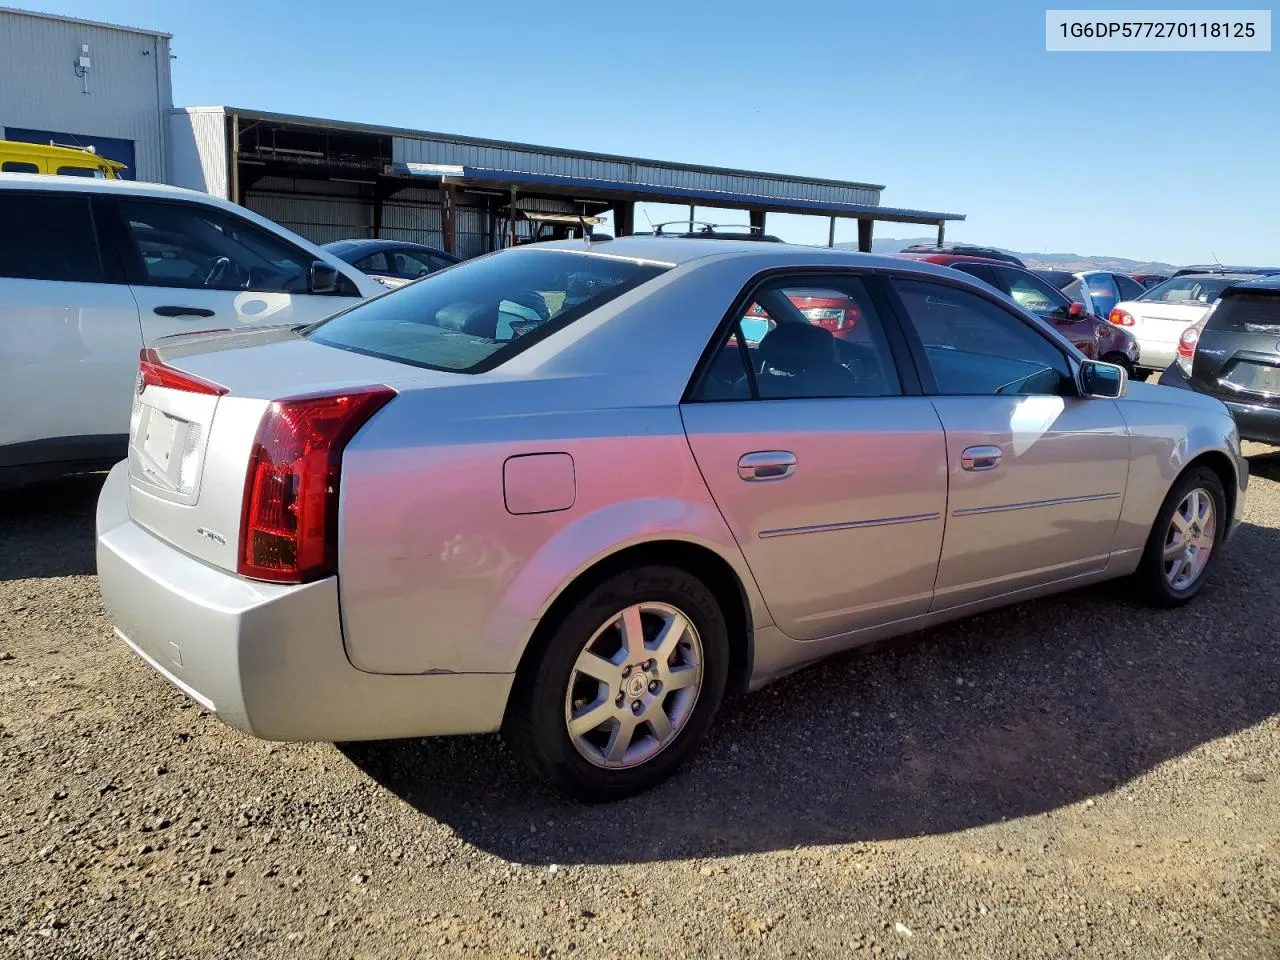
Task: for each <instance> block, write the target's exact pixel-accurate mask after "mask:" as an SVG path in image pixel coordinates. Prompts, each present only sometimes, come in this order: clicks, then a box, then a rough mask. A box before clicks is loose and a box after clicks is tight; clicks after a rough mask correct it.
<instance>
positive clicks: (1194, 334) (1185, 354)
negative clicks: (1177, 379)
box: [1176, 324, 1200, 377]
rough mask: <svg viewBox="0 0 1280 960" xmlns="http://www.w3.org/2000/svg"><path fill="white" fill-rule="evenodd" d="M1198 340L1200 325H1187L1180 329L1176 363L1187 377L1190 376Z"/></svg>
mask: <svg viewBox="0 0 1280 960" xmlns="http://www.w3.org/2000/svg"><path fill="white" fill-rule="evenodd" d="M1199 342H1200V325H1199V324H1196V325H1194V326H1190V327H1187V329H1185V330H1183V331H1182V336H1180V337H1179V338H1178V358H1177V360H1176V363H1177V364H1178V368H1179V369H1180V370H1181V371H1182V372H1183V373H1185V374H1186V375H1187V376H1188V377H1189V376H1191V366H1192V364H1193V363H1195V359H1196V344H1198V343H1199Z"/></svg>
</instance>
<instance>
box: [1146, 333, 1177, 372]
mask: <svg viewBox="0 0 1280 960" xmlns="http://www.w3.org/2000/svg"><path fill="white" fill-rule="evenodd" d="M1138 351H1139V352H1138V366H1139V367H1141V368H1142V369H1143V370H1163V369H1165V367H1167V366H1169V365H1170V364H1172V363H1173V361H1174V360H1176V359H1177V358H1178V344H1177V341H1174V342H1173V343H1163V342H1155V341H1151V340H1140V341H1138Z"/></svg>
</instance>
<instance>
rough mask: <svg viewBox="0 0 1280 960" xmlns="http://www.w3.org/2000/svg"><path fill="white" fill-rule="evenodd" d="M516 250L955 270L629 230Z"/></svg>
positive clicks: (675, 262) (884, 257) (936, 272)
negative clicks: (597, 238)
mask: <svg viewBox="0 0 1280 960" xmlns="http://www.w3.org/2000/svg"><path fill="white" fill-rule="evenodd" d="M513 250H514V251H518V252H531V253H534V252H537V251H539V250H568V251H572V252H575V253H584V254H591V255H595V256H602V257H618V258H621V259H626V260H640V261H647V262H649V263H657V264H662V265H664V266H672V267H674V266H679V265H681V264H684V263H692V262H693V261H695V260H703V259H709V258H713V257H714V258H720V259H726V258H730V257H734V258H744V259H750V260H756V261H759V263H760V267H761V269H767V268H768V267H769V266H773V265H777V266H817V267H821V266H825V265H831V266H840V267H864V268H868V267H870V268H877V269H880V270H896V271H898V272H903V271H908V272H911V273H920V274H929V275H931V276H941V277H951V276H954V275H955V271H952V270H948V269H946V268H945V267H943V266H939V265H937V264H933V263H928V262H924V261H920V260H914V259H909V258H906V257H898V256H896V255H890V254H878V253H858V252H856V251H853V250H836V249H833V248H831V247H811V246H806V245H804V244H799V243H760V242H759V241H756V240H725V239H718V240H695V239H686V238H684V237H653V236H629V237H618V238H617V239H615V240H604V241H596V242H588V241H585V240H580V239H579V240H548V241H544V242H542V243H530V244H525V245H523V246H519V247H515V248H513Z"/></svg>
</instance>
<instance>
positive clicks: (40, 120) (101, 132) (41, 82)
mask: <svg viewBox="0 0 1280 960" xmlns="http://www.w3.org/2000/svg"><path fill="white" fill-rule="evenodd" d="M169 40H170V36H169V34H167V33H157V32H155V31H151V30H138V29H135V28H133V27H119V26H114V25H112V24H105V23H95V22H92V21H88V20H76V19H73V18H71V17H60V16H55V15H52V14H46V13H32V12H28V11H25V10H15V9H12V8H9V7H0V137H2V138H4V139H9V140H28V141H32V142H36V143H41V142H44V143H47V142H49V141H54V142H57V143H64V144H69V145H76V146H89V145H92V146H93V147H94V148H95V149H96V150H97V151H98V152H99V153H101V154H103V155H104V156H108V157H110V158H111V159H113V160H120V161H121V162H122V163H125V164H126V166H128V168H129V170H128V172H127V174H126V175H127V176H129V177H132V178H136V179H138V180H157V181H164V180H167V179H168V167H167V163H168V147H167V139H168V123H167V119H168V114H169V111H170V110H171V109H172V107H173V95H172V92H171V89H172V88H171V84H170V78H169Z"/></svg>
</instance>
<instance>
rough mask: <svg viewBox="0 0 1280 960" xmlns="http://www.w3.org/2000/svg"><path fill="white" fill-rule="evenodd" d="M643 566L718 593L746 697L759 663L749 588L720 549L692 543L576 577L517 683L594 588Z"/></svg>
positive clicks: (524, 658) (630, 553) (733, 675)
mask: <svg viewBox="0 0 1280 960" xmlns="http://www.w3.org/2000/svg"><path fill="white" fill-rule="evenodd" d="M641 566H668V567H676V568H677V569H680V570H683V571H685V572H686V573H688V574H690V575H691V576H694V577H697V578H698V579H699V580H701V581H702V582H703V583H704V584H705V585H706V586H707V588H708V589H709V590H710V591H711V592H712V594H714V596H715V598H716V602H717V603H718V604H719V606H720V609H721V610H722V611H723V613H724V617H725V622H726V625H727V627H728V631H729V654H730V663H729V690H730V691H733V692H735V693H743V692H745V691H746V690H747V687H748V684H749V683H750V680H751V670H752V664H753V642H752V630H753V624H752V618H751V604H750V601H749V599H748V597H747V591H746V588H745V587H744V586H743V583H742V580H741V579H740V578H739V576H738V574H737V572H736V571H735V570H734V569H733V566H732V565H731V564H730V563H729V561H727V560H726V559H725V558H724V557H723V556H721V555H720V554H719V553H717V552H716V551H715V550H712V549H711V548H710V547H705V546H702V545H701V544H698V543H693V542H690V541H688V540H674V539H668V540H654V541H646V542H644V543H638V544H633V545H631V546H628V547H624V548H622V549H621V550H617V551H615V552H614V553H611V554H609V555H608V556H606V557H602V558H600V559H599V560H597V561H596V562H595V563H593V564H591V566H589V567H587V568H586V569H585V570H583V571H582V572H580V573H579V574H578V575H577V576H576V577H574V578H573V580H571V581H570V582H569V583H568V584H567V585H566V586H565V587H564V588H563V589H561V591H560V592H559V593H558V594H557V595H556V597H555V598H554V599H553V600H552V601H551V604H550V605H549V606H548V607H547V609H546V611H545V612H544V613H543V614H542V616H541V617H540V618H539V620H538V625H537V626H536V627H535V628H534V631H533V634H532V636H530V638H529V642H528V643H527V644H525V648H524V652H523V653H522V654H521V656H520V662H519V665H518V666H517V667H516V681H515V682H516V684H520V683H521V681H522V678H527V677H529V676H530V674H531V673H532V672H533V671H532V669H531V665H532V664H534V663H536V662H537V659H538V657H539V656H541V654H542V652H543V651H544V650H545V648H546V645H547V643H548V642H549V640H550V638H551V636H552V634H554V632H555V629H556V627H557V626H558V625H559V624H560V622H561V621H562V620H563V619H564V618H565V616H566V615H567V614H568V613H569V611H571V610H572V609H573V608H574V607H575V606H576V605H577V603H578V602H579V601H581V600H582V599H583V597H585V596H586V595H587V594H588V593H589V592H590V591H591V590H592V588H594V587H595V586H596V585H597V584H599V583H602V582H603V581H604V580H607V579H608V578H609V577H612V576H614V575H615V574H618V573H621V572H622V571H624V570H628V569H632V568H635V567H641ZM512 699H514V698H512ZM509 708H510V704H508V709H509Z"/></svg>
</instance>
